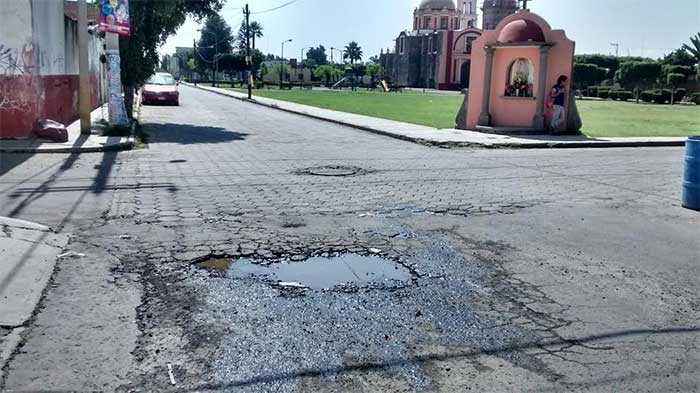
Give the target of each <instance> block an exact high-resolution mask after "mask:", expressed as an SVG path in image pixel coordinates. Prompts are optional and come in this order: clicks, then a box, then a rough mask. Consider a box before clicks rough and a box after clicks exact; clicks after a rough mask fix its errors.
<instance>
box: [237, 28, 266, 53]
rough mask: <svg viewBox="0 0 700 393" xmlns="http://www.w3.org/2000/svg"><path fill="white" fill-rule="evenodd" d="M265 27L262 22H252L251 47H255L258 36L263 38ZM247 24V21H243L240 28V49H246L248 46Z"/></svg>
mask: <svg viewBox="0 0 700 393" xmlns="http://www.w3.org/2000/svg"><path fill="white" fill-rule="evenodd" d="M263 30H264V29H263V27H262V25H261V24H260V23H258V22H255V21H253V22H250V39H251V42H250V44H251V45H250V47H251V48H252V49H255V39H256V38H262V37H263V36H264V34H263ZM245 33H246V25H245V21H243V22H242V23H241V28H240V29H238V49H240V50H245V49H246V47H247V40H246V34H245Z"/></svg>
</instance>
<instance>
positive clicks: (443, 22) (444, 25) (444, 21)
mask: <svg viewBox="0 0 700 393" xmlns="http://www.w3.org/2000/svg"><path fill="white" fill-rule="evenodd" d="M448 28H449V18H448V17H446V16H443V17H441V18H440V30H447V29H448Z"/></svg>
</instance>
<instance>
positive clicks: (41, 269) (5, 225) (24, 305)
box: [0, 217, 68, 368]
mask: <svg viewBox="0 0 700 393" xmlns="http://www.w3.org/2000/svg"><path fill="white" fill-rule="evenodd" d="M67 244H68V237H67V236H65V235H59V234H56V233H54V232H52V231H51V229H50V228H48V227H46V226H43V225H40V224H35V223H31V222H27V221H21V220H15V219H11V218H6V217H0V256H2V258H1V262H0V368H2V367H4V365H5V362H6V361H7V360H8V359H9V357H10V356H11V354H12V352H13V351H14V348H15V347H16V346H17V344H18V343H19V341H20V339H21V337H20V334H21V333H22V331H23V330H24V325H25V324H26V322H27V320H29V318H30V317H31V316H32V313H33V312H34V309H35V308H36V305H37V304H38V303H39V300H40V299H41V295H42V293H43V291H44V288H45V287H46V284H47V283H48V282H49V279H50V278H51V275H52V274H53V270H54V266H55V264H56V260H57V259H58V258H59V255H60V254H61V253H62V252H63V249H64V248H65V247H66V245H67Z"/></svg>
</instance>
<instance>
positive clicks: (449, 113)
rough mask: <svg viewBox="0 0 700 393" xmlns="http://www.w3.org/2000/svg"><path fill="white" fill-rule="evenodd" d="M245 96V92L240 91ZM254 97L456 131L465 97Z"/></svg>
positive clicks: (299, 93) (297, 93)
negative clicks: (456, 121) (455, 127)
mask: <svg viewBox="0 0 700 393" xmlns="http://www.w3.org/2000/svg"><path fill="white" fill-rule="evenodd" d="M236 91H239V92H243V90H240V89H236ZM253 94H254V95H257V96H260V97H267V98H274V99H278V100H284V101H291V102H296V103H298V104H305V105H311V106H315V107H318V108H325V109H333V110H337V111H342V112H349V113H356V114H358V115H366V116H372V117H381V118H384V119H390V120H397V121H403V122H406V123H414V124H422V125H426V126H429V127H435V128H453V127H454V124H455V117H456V116H457V111H458V110H459V106H460V105H461V100H462V96H459V95H448V94H427V93H426V94H423V93H422V92H413V91H406V92H404V93H379V92H368V91H356V92H351V91H347V90H345V91H335V90H333V91H330V90H316V91H310V90H299V89H296V90H274V89H261V90H254V91H253Z"/></svg>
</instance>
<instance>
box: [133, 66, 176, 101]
mask: <svg viewBox="0 0 700 393" xmlns="http://www.w3.org/2000/svg"><path fill="white" fill-rule="evenodd" d="M178 85H179V83H178V82H177V81H176V80H175V78H173V76H172V75H170V74H168V73H167V72H158V73H156V74H155V75H153V76H152V77H151V78H150V79H148V80H147V81H146V84H145V85H144V86H143V89H141V102H142V103H143V104H172V105H180V93H179V92H178V89H177V87H178Z"/></svg>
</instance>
